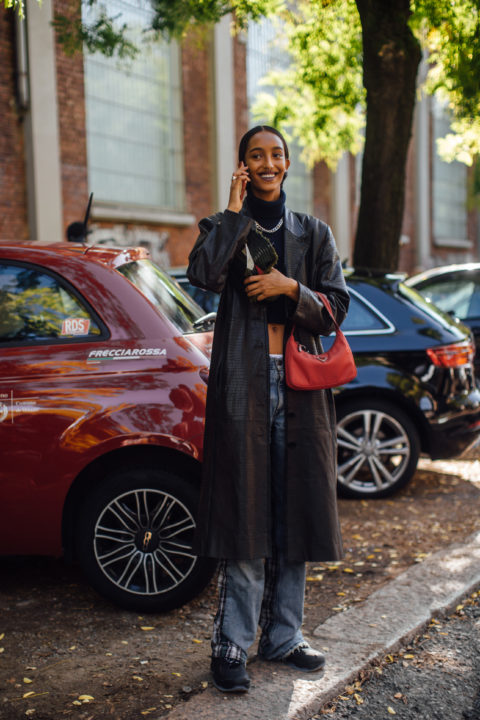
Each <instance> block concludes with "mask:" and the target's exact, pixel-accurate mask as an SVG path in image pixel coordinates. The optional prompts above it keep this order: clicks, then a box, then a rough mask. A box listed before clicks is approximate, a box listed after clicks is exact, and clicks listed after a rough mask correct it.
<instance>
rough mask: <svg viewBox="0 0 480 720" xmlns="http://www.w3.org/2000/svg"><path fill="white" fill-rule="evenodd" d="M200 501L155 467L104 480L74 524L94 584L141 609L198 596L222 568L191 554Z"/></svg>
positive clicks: (81, 560) (82, 561) (130, 606)
mask: <svg viewBox="0 0 480 720" xmlns="http://www.w3.org/2000/svg"><path fill="white" fill-rule="evenodd" d="M197 499H198V492H197V489H196V488H195V487H193V486H192V485H190V484H189V483H187V482H186V481H185V480H184V479H182V478H180V477H176V476H175V475H173V474H171V473H170V472H165V471H162V470H158V469H156V468H153V467H135V468H128V467H126V468H124V469H122V470H118V471H116V472H113V473H112V474H111V475H110V476H108V477H106V478H105V479H104V480H102V481H101V483H100V484H99V485H97V486H96V487H95V489H94V490H93V492H90V493H89V494H88V495H87V497H86V498H85V499H84V501H83V503H82V506H81V507H80V510H79V513H78V516H77V523H76V533H75V536H76V537H75V540H76V542H75V545H76V555H77V558H78V560H79V563H80V565H81V567H82V568H83V570H84V572H85V574H86V576H87V578H88V580H89V581H90V583H91V585H92V586H93V587H94V588H95V589H96V590H97V591H98V592H99V593H100V594H101V595H104V596H105V597H107V598H108V599H109V600H111V601H112V602H114V603H115V604H117V605H120V606H121V607H124V608H126V609H128V610H135V611H139V612H164V611H166V610H171V609H173V608H176V607H179V606H181V605H183V604H184V603H186V602H188V601H189V600H191V599H192V598H193V597H195V595H197V594H198V593H199V592H201V590H203V588H204V587H205V586H206V585H207V584H208V582H209V581H210V579H211V577H212V575H213V573H214V571H215V566H216V563H215V562H214V561H213V560H210V559H206V558H198V557H197V556H195V555H194V553H193V551H192V541H193V533H194V529H195V512H196V507H197Z"/></svg>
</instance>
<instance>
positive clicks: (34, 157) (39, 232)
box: [25, 0, 63, 243]
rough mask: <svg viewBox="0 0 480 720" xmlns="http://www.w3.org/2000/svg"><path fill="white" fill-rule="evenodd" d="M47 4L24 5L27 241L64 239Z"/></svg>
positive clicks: (45, 0)
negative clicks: (27, 104)
mask: <svg viewBox="0 0 480 720" xmlns="http://www.w3.org/2000/svg"><path fill="white" fill-rule="evenodd" d="M52 19H53V8H52V0H43V2H42V4H41V5H39V3H38V2H37V0H27V2H26V23H27V48H28V66H29V88H30V108H29V112H28V113H27V117H26V123H25V145H26V148H25V149H26V164H27V193H28V208H29V225H30V238H31V239H32V240H37V241H38V242H40V243H48V242H57V241H58V240H62V239H63V229H62V226H63V217H62V189H61V172H60V135H59V127H58V103H57V75H56V69H55V42H54V33H53V28H52V26H51V22H52Z"/></svg>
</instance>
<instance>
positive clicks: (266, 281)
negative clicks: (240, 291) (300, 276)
mask: <svg viewBox="0 0 480 720" xmlns="http://www.w3.org/2000/svg"><path fill="white" fill-rule="evenodd" d="M244 284H245V292H246V293H247V295H248V297H249V298H255V299H256V300H266V299H267V298H271V297H275V296H276V295H286V296H287V297H289V298H291V299H292V300H295V302H296V301H297V300H298V296H299V290H298V283H297V281H296V280H293V279H292V278H289V277H287V276H286V275H283V273H281V272H280V271H279V270H276V269H275V268H273V269H272V270H271V271H270V272H269V273H266V274H265V275H251V276H250V277H247V278H245V280H244Z"/></svg>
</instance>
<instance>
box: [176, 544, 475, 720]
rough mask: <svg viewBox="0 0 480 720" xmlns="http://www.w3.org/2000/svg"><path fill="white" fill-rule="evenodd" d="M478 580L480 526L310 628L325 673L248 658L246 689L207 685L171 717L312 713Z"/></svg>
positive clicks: (290, 718)
mask: <svg viewBox="0 0 480 720" xmlns="http://www.w3.org/2000/svg"><path fill="white" fill-rule="evenodd" d="M479 585H480V533H476V534H475V535H473V536H471V537H470V538H469V539H468V541H467V542H466V543H464V544H462V545H452V546H450V547H448V548H446V549H444V550H441V551H439V552H437V553H435V554H434V555H432V556H430V557H429V558H428V559H426V560H425V561H424V562H422V563H420V564H416V565H414V566H412V567H410V568H409V569H408V570H407V571H406V572H404V573H403V574H401V575H399V576H398V577H397V578H395V579H394V580H392V581H391V582H390V583H388V584H387V585H385V586H384V587H382V588H381V589H380V590H377V591H376V592H374V593H372V595H370V597H369V598H368V600H367V601H366V602H365V603H363V604H361V605H357V606H354V607H352V608H350V609H349V610H347V611H345V612H343V613H341V614H339V615H335V616H332V617H330V618H329V619H328V620H327V621H326V622H325V623H323V624H322V625H320V626H319V627H317V628H316V630H315V631H314V639H313V643H312V644H313V645H315V646H316V647H317V648H319V649H323V650H324V651H325V652H326V655H327V665H326V670H325V673H324V674H323V675H321V676H319V675H317V674H312V675H299V673H297V672H295V671H293V670H290V669H288V668H283V667H276V666H275V665H274V664H271V663H263V662H260V661H253V662H252V663H250V664H249V666H248V667H249V673H250V676H251V680H252V686H251V689H250V692H249V693H248V694H247V695H242V696H231V695H225V694H221V693H220V692H218V691H217V690H215V688H213V687H210V686H209V687H208V689H207V690H205V691H204V692H203V693H201V694H199V695H196V696H195V697H192V699H191V700H190V701H189V702H187V703H184V704H182V705H178V706H177V707H176V708H175V709H174V710H173V711H172V712H171V713H169V714H168V716H167V717H168V720H257V719H258V720H309V718H311V717H312V715H314V714H315V713H316V712H318V710H319V709H320V708H321V707H322V706H323V705H324V704H325V703H327V702H328V701H329V700H331V699H333V698H334V697H336V696H337V695H338V694H340V693H341V692H342V691H343V689H344V688H345V686H346V685H347V684H349V683H350V682H351V681H352V680H353V679H354V678H355V677H356V676H357V674H358V673H359V672H360V670H362V669H363V668H365V667H366V666H368V664H369V663H371V662H372V661H374V660H375V659H377V658H381V657H382V656H383V655H384V654H386V653H388V652H391V651H394V650H395V649H397V648H398V647H399V646H401V645H402V644H403V643H405V642H407V641H408V640H409V639H410V638H412V637H413V636H415V635H417V634H418V633H420V632H421V631H422V629H423V628H424V627H425V626H426V625H427V624H428V623H429V621H430V619H431V617H432V616H435V615H441V614H443V613H446V612H447V611H448V610H450V609H451V608H452V607H454V606H455V605H456V604H457V603H458V601H459V600H460V599H461V598H462V597H463V596H464V595H466V594H468V593H469V592H470V591H472V590H473V589H475V588H476V587H477V586H479Z"/></svg>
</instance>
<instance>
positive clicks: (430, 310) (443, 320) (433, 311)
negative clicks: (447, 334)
mask: <svg viewBox="0 0 480 720" xmlns="http://www.w3.org/2000/svg"><path fill="white" fill-rule="evenodd" d="M398 291H399V293H400V294H401V295H403V297H405V298H407V300H410V302H412V303H413V304H414V305H416V306H417V307H419V308H420V310H423V312H425V313H427V315H430V317H432V318H434V320H436V321H437V322H438V323H440V325H442V326H443V327H444V328H446V329H447V330H451V329H452V325H457V323H456V322H455V320H454V319H453V318H452V316H451V315H449V314H448V313H446V312H443V310H441V309H440V308H439V307H437V305H434V304H433V303H432V302H431V301H430V300H428V299H427V298H425V297H423V295H420V293H419V292H418V290H414V289H413V288H411V287H408V285H405V284H404V283H400V284H399V286H398Z"/></svg>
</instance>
